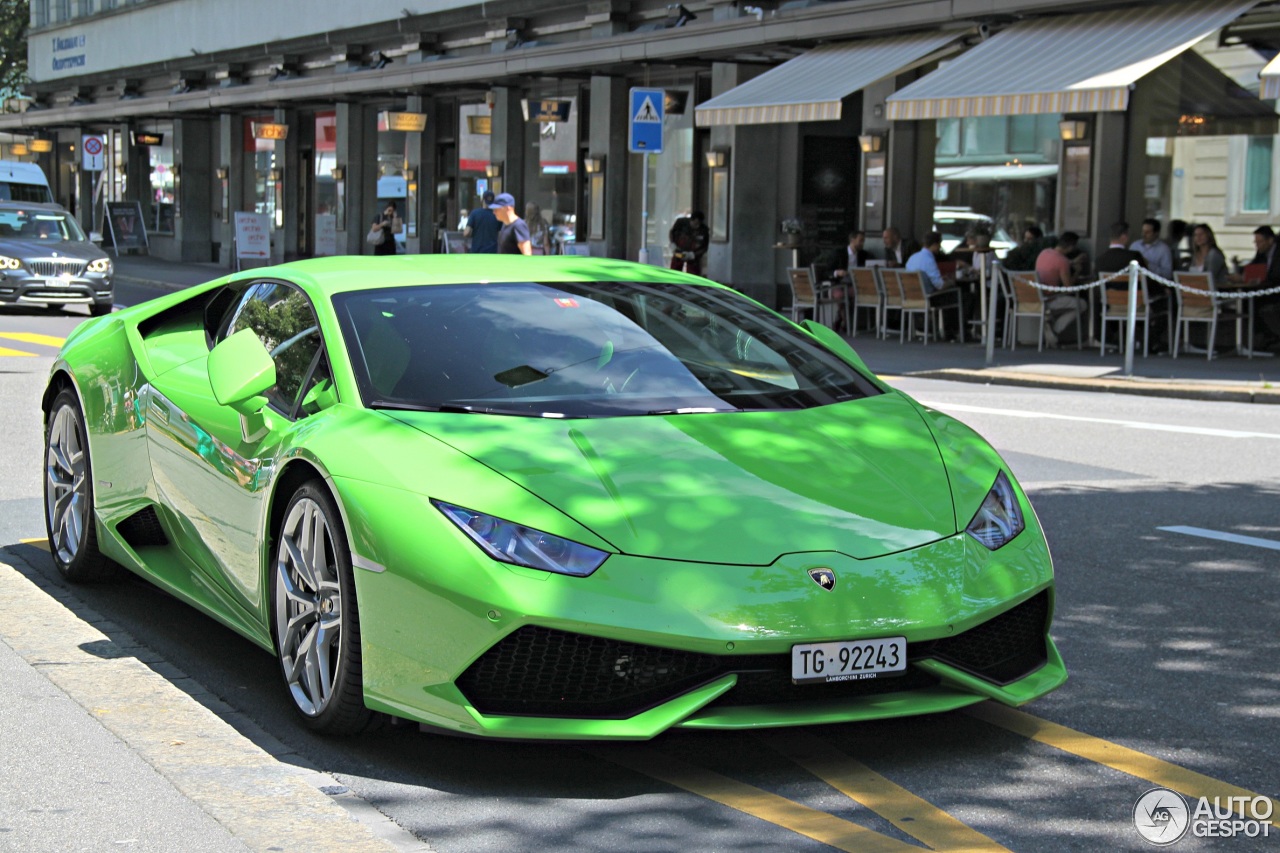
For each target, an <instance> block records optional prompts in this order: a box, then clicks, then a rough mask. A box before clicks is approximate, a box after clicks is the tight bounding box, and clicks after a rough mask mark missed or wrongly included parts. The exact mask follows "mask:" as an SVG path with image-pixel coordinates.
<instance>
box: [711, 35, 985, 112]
mask: <svg viewBox="0 0 1280 853" xmlns="http://www.w3.org/2000/svg"><path fill="white" fill-rule="evenodd" d="M960 35H961V34H960V33H958V32H951V33H944V34H939V33H929V34H921V35H908V36H897V37H894V38H883V39H868V40H866V41H852V42H840V43H838V44H827V45H822V46H821V47H815V48H814V49H813V50H810V51H809V52H807V53H804V54H801V55H800V56H797V57H796V58H795V59H792V60H789V61H788V62H784V63H783V64H781V65H779V66H778V67H777V68H772V69H770V70H768V71H766V72H765V73H763V74H761V75H760V76H759V77H754V78H752V79H750V80H748V81H747V82H746V83H743V84H742V85H741V86H735V87H734V88H732V89H730V90H729V91H728V92H725V93H723V94H721V95H717V96H716V97H714V98H712V99H711V100H709V101H706V102H705V103H702V104H700V105H698V107H697V108H696V110H695V121H696V123H697V125H698V126H699V127H712V126H716V125H738V124H780V123H783V122H796V121H835V120H837V119H839V118H840V102H841V100H842V99H844V98H847V97H849V96H850V95H852V94H853V93H854V92H857V91H859V90H860V89H864V88H866V87H867V86H869V85H871V84H872V83H874V82H876V81H877V80H883V79H884V78H885V77H889V76H891V75H893V74H899V73H901V72H902V71H905V70H907V69H908V68H911V67H912V66H915V65H918V64H919V63H920V62H921V61H922V60H924V59H925V58H926V57H930V56H931V55H932V54H934V53H936V52H938V51H940V50H942V49H943V48H945V47H946V46H947V45H949V44H951V43H952V42H953V41H955V40H956V39H957V38H958V37H959V36H960Z"/></svg>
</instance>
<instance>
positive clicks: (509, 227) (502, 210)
mask: <svg viewBox="0 0 1280 853" xmlns="http://www.w3.org/2000/svg"><path fill="white" fill-rule="evenodd" d="M493 212H494V215H495V216H497V217H498V221H499V222H501V223H503V224H502V230H501V231H499V232H498V254H499V255H532V254H533V242H532V241H531V240H530V238H529V223H527V222H525V221H524V220H523V219H521V218H520V217H519V216H518V215H517V214H516V199H515V196H513V195H511V193H499V194H498V197H497V198H495V199H494V200H493Z"/></svg>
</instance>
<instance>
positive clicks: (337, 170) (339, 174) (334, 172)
mask: <svg viewBox="0 0 1280 853" xmlns="http://www.w3.org/2000/svg"><path fill="white" fill-rule="evenodd" d="M329 175H330V176H331V177H332V178H333V179H334V180H335V181H341V180H344V179H345V178H346V177H347V170H346V169H344V168H342V167H341V166H334V167H333V168H332V169H330V170H329Z"/></svg>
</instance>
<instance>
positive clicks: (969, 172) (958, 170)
mask: <svg viewBox="0 0 1280 853" xmlns="http://www.w3.org/2000/svg"><path fill="white" fill-rule="evenodd" d="M1057 174H1058V165H1057V164H1056V163H1052V164H1048V163H1034V164H1030V165H1026V166H1019V165H1014V164H1007V165H1001V164H996V165H990V166H939V167H938V168H936V169H934V170H933V179H934V180H935V181H1034V180H1038V179H1040V178H1052V177H1054V176H1056V175H1057Z"/></svg>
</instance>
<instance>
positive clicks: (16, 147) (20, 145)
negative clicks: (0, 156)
mask: <svg viewBox="0 0 1280 853" xmlns="http://www.w3.org/2000/svg"><path fill="white" fill-rule="evenodd" d="M9 150H10V151H11V152H13V156H14V157H26V156H27V154H28V153H29V149H28V148H27V144H26V143H25V142H15V143H13V145H11V146H9Z"/></svg>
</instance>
